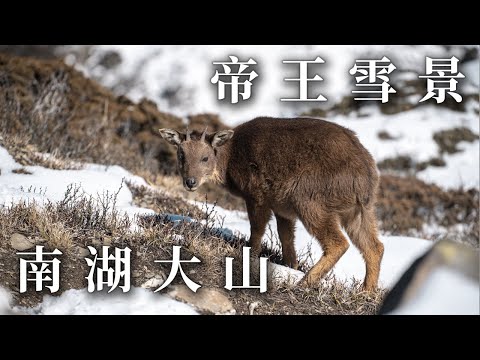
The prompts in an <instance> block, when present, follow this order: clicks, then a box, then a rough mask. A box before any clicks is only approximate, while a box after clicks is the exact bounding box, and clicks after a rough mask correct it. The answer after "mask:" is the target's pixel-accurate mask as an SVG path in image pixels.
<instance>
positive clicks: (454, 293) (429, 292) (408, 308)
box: [389, 267, 480, 315]
mask: <svg viewBox="0 0 480 360" xmlns="http://www.w3.org/2000/svg"><path fill="white" fill-rule="evenodd" d="M479 297H480V291H479V284H478V282H475V281H474V280H472V279H470V278H468V277H466V276H465V275H463V274H461V273H459V272H458V271H455V270H453V269H449V268H446V267H441V268H438V269H436V270H434V271H433V272H432V274H429V276H428V279H427V280H426V281H425V282H424V284H423V285H422V287H421V288H420V289H418V293H417V294H416V295H415V298H414V299H412V300H411V301H409V302H408V303H407V304H405V305H403V306H401V307H399V308H398V309H397V310H395V311H393V312H391V313H390V314H389V315H480V309H479V301H480V300H479Z"/></svg>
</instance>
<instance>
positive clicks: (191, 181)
mask: <svg viewBox="0 0 480 360" xmlns="http://www.w3.org/2000/svg"><path fill="white" fill-rule="evenodd" d="M185 183H186V184H187V186H188V187H189V188H190V189H191V188H193V187H195V185H197V180H195V178H193V177H191V178H188V179H187V180H186V181H185Z"/></svg>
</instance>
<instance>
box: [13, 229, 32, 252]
mask: <svg viewBox="0 0 480 360" xmlns="http://www.w3.org/2000/svg"><path fill="white" fill-rule="evenodd" d="M10 245H11V246H12V247H13V248H14V249H15V250H19V251H25V250H28V249H31V248H32V247H34V246H35V243H34V242H33V241H30V240H28V239H27V238H26V236H24V235H22V234H19V233H15V234H13V235H12V236H11V237H10Z"/></svg>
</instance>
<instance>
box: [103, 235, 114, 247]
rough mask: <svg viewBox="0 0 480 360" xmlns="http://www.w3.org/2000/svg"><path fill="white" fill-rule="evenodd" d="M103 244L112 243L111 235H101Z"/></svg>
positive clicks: (108, 244)
mask: <svg viewBox="0 0 480 360" xmlns="http://www.w3.org/2000/svg"><path fill="white" fill-rule="evenodd" d="M103 245H105V246H110V245H112V237H111V236H104V237H103Z"/></svg>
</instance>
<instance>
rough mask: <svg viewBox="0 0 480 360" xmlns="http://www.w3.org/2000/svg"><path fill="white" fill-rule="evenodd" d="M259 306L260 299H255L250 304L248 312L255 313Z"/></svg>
mask: <svg viewBox="0 0 480 360" xmlns="http://www.w3.org/2000/svg"><path fill="white" fill-rule="evenodd" d="M259 306H260V303H259V302H258V301H254V302H252V303H250V305H248V312H249V313H250V315H253V312H254V311H255V309H256V308H257V307H259Z"/></svg>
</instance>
